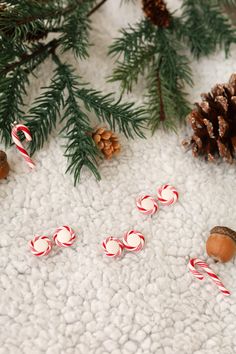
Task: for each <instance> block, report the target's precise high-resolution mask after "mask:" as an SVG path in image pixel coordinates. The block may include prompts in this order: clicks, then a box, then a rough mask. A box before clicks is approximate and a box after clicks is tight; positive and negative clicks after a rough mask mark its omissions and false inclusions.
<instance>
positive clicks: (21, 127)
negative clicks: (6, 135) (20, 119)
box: [11, 124, 35, 168]
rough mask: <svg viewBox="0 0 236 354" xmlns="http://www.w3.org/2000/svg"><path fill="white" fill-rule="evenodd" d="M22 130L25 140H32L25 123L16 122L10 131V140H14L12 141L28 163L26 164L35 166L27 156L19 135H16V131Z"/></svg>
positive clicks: (31, 166)
mask: <svg viewBox="0 0 236 354" xmlns="http://www.w3.org/2000/svg"><path fill="white" fill-rule="evenodd" d="M19 131H22V132H23V133H24V135H25V138H26V140H27V141H31V140H32V135H31V133H30V130H29V128H27V127H26V126H25V125H23V124H16V125H14V126H13V128H12V131H11V136H12V140H13V141H14V143H15V144H16V148H17V149H18V150H19V151H20V153H21V155H22V156H23V158H24V159H25V161H26V163H27V164H28V166H29V167H30V168H34V167H35V163H34V162H33V160H32V159H31V158H30V157H29V154H28V153H27V151H26V150H25V149H24V147H23V145H22V143H21V141H20V139H19V137H18V132H19Z"/></svg>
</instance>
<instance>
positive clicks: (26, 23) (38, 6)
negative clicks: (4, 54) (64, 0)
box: [0, 0, 75, 41]
mask: <svg viewBox="0 0 236 354" xmlns="http://www.w3.org/2000/svg"><path fill="white" fill-rule="evenodd" d="M74 8H75V5H74V6H71V5H70V6H68V7H66V8H64V7H63V6H62V4H61V6H59V5H58V4H57V2H46V3H40V2H37V1H29V0H21V2H20V4H19V2H18V3H16V4H14V6H6V8H5V9H4V10H3V11H0V34H1V35H2V36H3V37H4V36H5V37H7V38H8V39H12V40H14V41H15V40H17V41H19V40H22V41H24V40H26V39H27V35H28V34H31V35H33V34H35V33H36V32H37V31H40V30H41V31H42V30H43V29H46V28H47V27H53V26H56V25H58V24H60V22H61V19H62V16H65V15H66V14H67V13H69V12H71V11H73V9H74ZM29 14H30V15H29Z"/></svg>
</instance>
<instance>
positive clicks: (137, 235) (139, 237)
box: [123, 230, 145, 252]
mask: <svg viewBox="0 0 236 354" xmlns="http://www.w3.org/2000/svg"><path fill="white" fill-rule="evenodd" d="M123 244H124V247H125V249H126V250H127V251H131V252H139V251H141V250H142V249H143V247H144V244H145V238H144V236H143V234H141V232H139V231H136V230H130V231H128V232H126V233H125V234H124V238H123Z"/></svg>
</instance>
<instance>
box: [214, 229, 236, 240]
mask: <svg viewBox="0 0 236 354" xmlns="http://www.w3.org/2000/svg"><path fill="white" fill-rule="evenodd" d="M210 234H211V235H212V234H220V235H224V236H229V237H230V238H231V239H232V240H233V241H234V242H236V232H235V231H234V230H232V229H230V228H228V227H226V226H215V227H213V229H211V231H210Z"/></svg>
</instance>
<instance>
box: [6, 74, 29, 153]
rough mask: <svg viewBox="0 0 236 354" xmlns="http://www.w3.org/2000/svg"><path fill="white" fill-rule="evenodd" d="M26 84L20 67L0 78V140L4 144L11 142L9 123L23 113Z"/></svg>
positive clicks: (25, 77)
mask: <svg viewBox="0 0 236 354" xmlns="http://www.w3.org/2000/svg"><path fill="white" fill-rule="evenodd" d="M27 84H28V78H27V75H26V74H25V72H24V71H22V70H20V69H17V70H16V71H15V72H14V73H11V75H9V76H8V77H1V78H0V92H1V95H0V141H1V142H3V143H4V144H5V145H6V146H8V145H10V144H11V124H12V123H14V121H17V120H18V119H19V117H20V116H21V115H22V113H23V112H22V106H23V97H24V95H25V94H26V86H27Z"/></svg>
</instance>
